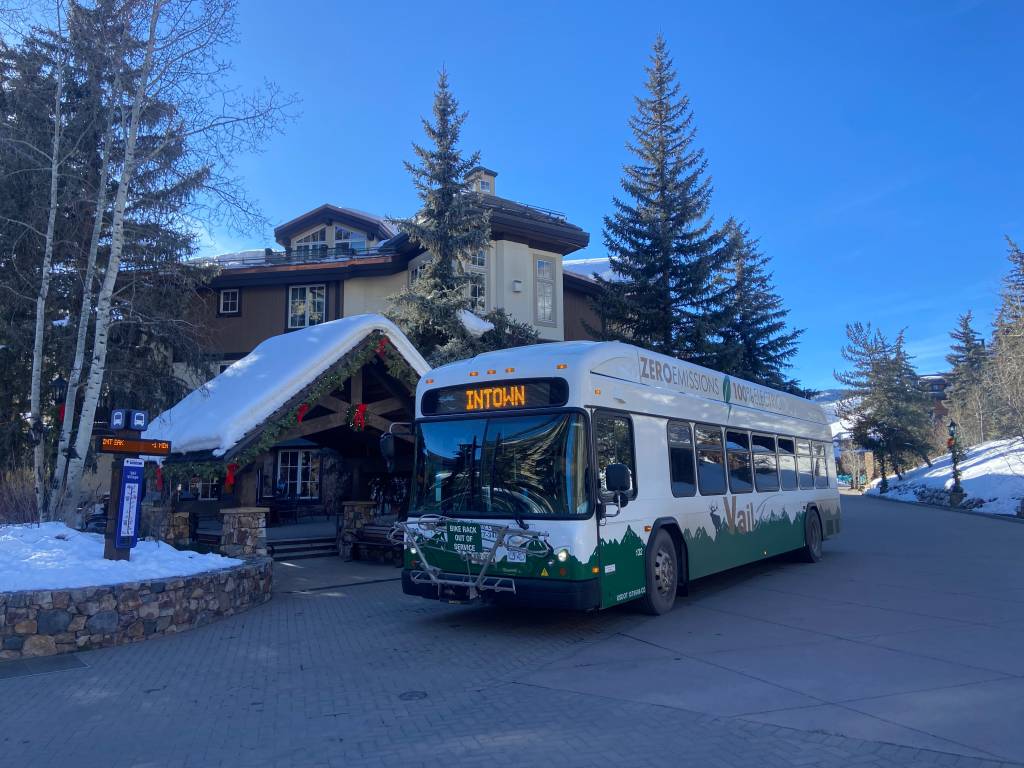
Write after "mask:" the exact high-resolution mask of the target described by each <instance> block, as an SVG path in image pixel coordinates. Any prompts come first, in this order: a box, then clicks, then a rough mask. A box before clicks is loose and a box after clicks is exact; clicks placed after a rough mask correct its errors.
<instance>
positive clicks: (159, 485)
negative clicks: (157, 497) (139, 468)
mask: <svg viewBox="0 0 1024 768" xmlns="http://www.w3.org/2000/svg"><path fill="white" fill-rule="evenodd" d="M156 489H157V490H158V491H162V490H163V489H164V469H163V467H161V466H160V465H159V464H158V465H157V467H156Z"/></svg>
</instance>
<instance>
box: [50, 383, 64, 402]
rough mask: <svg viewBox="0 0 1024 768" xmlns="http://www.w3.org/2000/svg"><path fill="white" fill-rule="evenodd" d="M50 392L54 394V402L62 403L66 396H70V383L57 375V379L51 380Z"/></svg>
mask: <svg viewBox="0 0 1024 768" xmlns="http://www.w3.org/2000/svg"><path fill="white" fill-rule="evenodd" d="M50 394H51V395H52V396H53V402H54V404H55V405H60V404H61V403H63V402H64V398H65V397H67V396H68V383H67V382H66V381H64V379H63V378H61V377H60V376H57V378H56V379H54V380H53V381H51V382H50Z"/></svg>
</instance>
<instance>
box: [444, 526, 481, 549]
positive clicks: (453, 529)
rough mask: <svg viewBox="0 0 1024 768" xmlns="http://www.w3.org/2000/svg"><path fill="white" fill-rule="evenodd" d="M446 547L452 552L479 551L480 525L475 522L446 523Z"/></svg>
mask: <svg viewBox="0 0 1024 768" xmlns="http://www.w3.org/2000/svg"><path fill="white" fill-rule="evenodd" d="M447 530H448V549H450V550H451V551H452V552H458V553H463V552H480V551H481V549H482V544H481V536H480V526H479V525H478V524H476V523H454V522H450V523H448V529H447Z"/></svg>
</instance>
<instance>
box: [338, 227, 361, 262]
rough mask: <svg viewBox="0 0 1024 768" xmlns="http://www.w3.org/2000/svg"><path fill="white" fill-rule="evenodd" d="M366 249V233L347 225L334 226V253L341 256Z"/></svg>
mask: <svg viewBox="0 0 1024 768" xmlns="http://www.w3.org/2000/svg"><path fill="white" fill-rule="evenodd" d="M365 250H366V235H364V234H363V233H362V232H355V231H353V230H351V229H345V227H335V228H334V253H335V254H337V255H339V256H344V255H346V254H353V253H357V252H361V251H365Z"/></svg>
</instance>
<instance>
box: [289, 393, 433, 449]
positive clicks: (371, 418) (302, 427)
mask: <svg viewBox="0 0 1024 768" xmlns="http://www.w3.org/2000/svg"><path fill="white" fill-rule="evenodd" d="M326 401H331V402H330V403H327V402H326ZM380 402H384V401H383V400H382V401H380ZM319 404H321V405H330V407H332V408H336V409H337V410H336V412H335V413H330V414H324V415H323V416H317V417H316V418H313V419H310V418H308V417H307V418H305V419H303V420H302V423H301V424H297V425H296V426H295V428H294V429H291V430H289V431H288V432H287V433H285V434H284V435H282V436H281V442H284V441H285V440H295V439H296V438H299V437H306V436H307V435H312V434H314V433H316V432H326V431H327V430H328V429H334V428H335V427H344V426H348V423H349V418H350V414H349V408H350V407H351V406H350V404H349V403H346V402H345V401H344V400H341V399H339V398H337V397H331V396H327V397H324V398H322V399H321V400H320V401H319ZM365 416H366V424H367V426H370V427H373V428H374V429H376V430H379V431H381V432H387V431H388V430H389V429H390V428H391V424H392V422H391V421H390V420H388V419H386V418H384V417H383V416H378V415H377V414H376V413H373V412H372V411H371V410H370V407H369V406H367V407H366V414H365ZM395 437H397V438H399V439H401V440H405V441H406V442H409V443H411V442H412V439H413V438H412V435H409V434H400V433H398V432H395Z"/></svg>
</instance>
